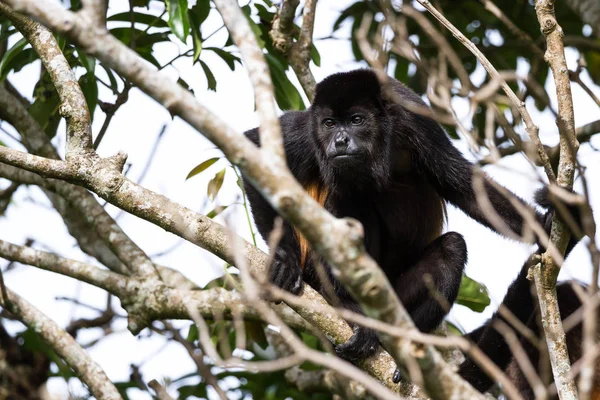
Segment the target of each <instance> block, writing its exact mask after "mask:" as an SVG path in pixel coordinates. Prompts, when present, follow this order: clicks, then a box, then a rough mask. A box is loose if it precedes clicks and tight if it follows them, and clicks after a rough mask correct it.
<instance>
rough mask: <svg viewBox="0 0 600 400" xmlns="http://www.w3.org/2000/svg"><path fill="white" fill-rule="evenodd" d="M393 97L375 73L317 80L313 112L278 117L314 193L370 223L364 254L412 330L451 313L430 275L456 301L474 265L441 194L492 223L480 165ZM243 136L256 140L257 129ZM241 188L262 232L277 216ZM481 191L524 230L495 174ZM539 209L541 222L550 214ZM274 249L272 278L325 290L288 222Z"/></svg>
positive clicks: (372, 339) (366, 339)
mask: <svg viewBox="0 0 600 400" xmlns="http://www.w3.org/2000/svg"><path fill="white" fill-rule="evenodd" d="M388 83H389V85H391V86H390V88H391V89H392V91H393V93H394V94H395V95H397V96H399V98H400V99H401V100H402V101H409V102H412V103H414V104H415V105H418V106H426V105H425V103H424V102H423V101H422V100H421V98H419V96H417V95H416V94H415V93H414V92H413V91H412V90H411V89H409V88H408V87H406V86H405V85H403V84H402V83H400V82H399V81H397V80H394V79H392V78H390V79H389V81H388ZM388 93H389V92H388V91H386V90H382V86H381V84H380V82H379V80H378V78H377V76H376V74H375V73H374V72H373V71H372V70H368V69H359V70H354V71H350V72H344V73H337V74H333V75H331V76H329V77H327V78H326V79H324V80H323V81H322V82H320V83H319V84H318V85H317V88H316V94H315V97H314V101H313V104H312V105H311V107H310V108H309V109H307V110H306V111H294V112H286V113H284V114H283V115H282V116H281V118H280V122H281V128H282V132H283V140H284V146H285V153H286V158H287V163H288V166H289V168H290V170H291V172H292V173H293V174H294V176H295V178H296V179H297V180H298V181H299V182H300V183H301V184H302V185H303V187H304V188H305V189H306V191H307V192H308V193H309V194H310V195H311V196H313V198H315V199H316V200H317V201H319V202H320V203H321V204H322V205H323V206H324V207H325V208H326V209H327V210H328V211H330V212H331V213H332V214H333V215H335V216H336V217H352V218H355V219H357V220H358V221H360V222H361V223H362V225H363V227H364V233H365V239H364V241H365V246H366V249H367V251H368V253H369V254H370V255H371V256H372V257H373V258H374V259H375V260H376V261H377V263H378V264H379V265H380V266H381V268H382V269H383V271H384V272H385V274H386V275H387V277H388V279H389V280H390V282H391V283H392V285H394V286H395V289H396V291H397V293H398V296H399V297H400V300H401V301H402V303H403V304H404V305H405V307H406V309H407V310H408V312H409V313H410V316H411V317H412V319H413V321H414V322H415V324H416V326H417V327H418V328H419V329H420V330H421V331H423V332H431V331H432V330H434V329H435V328H436V327H437V326H438V325H439V324H440V322H441V321H442V320H443V318H444V317H445V315H446V310H445V309H444V308H443V307H442V306H441V305H440V304H439V302H438V300H436V299H435V298H433V297H431V296H430V288H429V287H428V286H427V285H426V284H425V283H424V281H423V276H424V274H429V275H430V276H431V277H432V281H433V285H434V286H435V288H436V289H437V290H438V292H439V293H440V294H441V295H442V296H444V297H445V298H446V299H447V301H448V302H449V303H450V304H452V303H453V302H454V301H455V299H456V296H457V294H458V289H459V286H460V282H461V278H462V274H463V270H464V267H465V263H466V261H467V248H466V244H465V241H464V239H463V237H462V235H460V234H459V233H456V232H448V233H445V234H443V235H441V233H442V229H443V224H444V221H445V219H446V209H445V202H446V201H448V202H450V203H452V204H454V205H456V206H458V207H459V208H460V209H462V210H463V211H464V212H465V213H467V214H468V215H469V216H471V217H472V218H474V219H475V220H476V221H478V222H480V223H481V224H483V225H485V226H487V227H489V228H492V229H493V226H492V225H491V223H490V222H489V221H488V219H487V218H486V216H485V215H484V211H483V210H482V209H481V208H480V207H479V205H478V203H477V201H476V196H475V193H474V191H473V187H472V171H473V166H472V164H471V163H470V162H469V161H468V160H466V159H465V158H464V157H463V156H462V154H461V153H460V152H459V151H458V149H456V148H455V147H454V146H453V145H452V143H451V141H450V140H449V138H448V137H447V135H446V133H445V131H444V130H443V129H442V127H441V126H440V125H439V124H438V123H437V122H436V121H435V120H433V119H432V118H429V117H426V116H423V115H420V114H417V113H415V112H412V111H409V110H408V109H407V108H405V107H403V106H402V105H400V104H398V103H397V102H396V101H394V99H393V96H389V94H388ZM245 134H246V135H247V136H248V137H249V138H250V139H251V140H252V141H253V142H254V143H255V144H257V145H260V143H259V135H258V130H257V129H256V128H255V129H252V130H249V131H247V132H246V133H245ZM486 179H489V178H486ZM244 184H245V189H246V191H247V195H248V198H249V201H250V205H251V209H252V214H253V216H254V220H255V222H256V225H257V228H258V230H259V232H260V233H261V235H262V237H263V238H265V240H266V238H267V236H268V235H269V233H270V232H271V230H272V228H273V222H274V219H275V217H276V215H277V212H276V211H275V210H274V209H273V208H272V207H271V205H270V204H269V203H268V202H267V201H266V200H265V199H264V198H263V197H262V195H261V194H260V193H259V192H258V191H257V190H256V189H255V188H254V187H253V186H252V184H250V182H249V181H248V180H246V179H244ZM485 189H486V191H487V194H488V196H489V199H490V201H491V203H492V205H493V208H494V209H495V211H496V213H497V214H498V215H499V216H500V217H501V218H502V219H503V220H504V222H505V223H506V224H507V225H508V227H510V228H511V229H512V230H513V231H514V232H515V233H517V234H521V233H522V229H523V218H522V217H521V215H520V214H519V212H517V210H516V209H515V208H514V207H513V206H512V205H511V203H510V202H509V201H508V200H507V199H506V198H505V197H504V196H503V195H502V194H500V193H499V192H498V191H497V190H495V189H494V187H493V186H492V185H491V184H490V183H489V182H486V183H485ZM519 200H520V199H519ZM520 201H522V200H520ZM523 204H524V205H525V203H524V202H523ZM536 213H537V218H538V220H539V221H543V220H544V215H542V214H541V213H539V212H537V211H536ZM271 251H274V252H275V256H274V262H273V265H272V266H271V270H270V280H271V282H273V283H274V284H275V285H277V286H279V287H281V288H283V289H285V290H288V291H290V292H292V293H298V291H299V290H300V289H301V287H302V283H303V281H304V282H306V283H308V284H310V285H311V286H313V287H314V288H315V289H317V290H318V291H319V292H321V294H323V295H324V296H327V291H326V290H324V287H323V285H322V283H321V281H320V279H319V278H318V275H317V273H316V270H315V265H316V263H317V262H319V263H321V264H322V265H324V266H325V267H326V262H325V261H324V260H323V259H322V258H321V257H319V256H318V254H316V253H315V252H313V251H311V250H310V248H309V246H308V243H307V241H306V240H305V239H304V238H303V237H302V235H301V234H300V233H299V232H298V231H296V230H295V229H294V228H293V227H292V226H291V225H290V224H289V223H287V222H286V223H285V224H284V234H283V237H282V239H281V241H280V243H279V246H278V247H277V248H276V249H271ZM325 270H326V272H327V274H328V277H329V279H330V280H331V285H332V286H333V288H334V290H335V294H336V296H337V298H338V299H339V300H340V302H341V305H342V306H344V307H346V308H349V309H351V310H354V311H360V307H359V305H358V304H357V303H356V301H355V300H354V299H353V298H352V297H351V296H350V295H349V293H348V292H347V291H346V290H345V289H344V287H343V286H342V285H341V284H340V283H339V282H338V281H337V280H336V279H335V278H334V277H333V276H332V274H331V272H330V270H329V268H325ZM330 300H331V299H330ZM377 344H378V341H377V337H376V335H375V333H374V332H373V331H372V330H370V329H367V328H364V327H360V326H356V327H355V328H354V335H353V336H352V338H351V339H350V340H349V341H348V342H347V343H344V344H341V345H339V346H337V347H336V351H337V353H338V355H339V356H341V357H342V358H345V359H347V360H351V361H356V360H359V359H362V358H365V357H367V356H369V355H371V354H373V352H374V350H375V349H376V346H377Z"/></svg>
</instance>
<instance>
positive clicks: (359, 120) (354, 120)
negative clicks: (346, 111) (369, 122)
mask: <svg viewBox="0 0 600 400" xmlns="http://www.w3.org/2000/svg"><path fill="white" fill-rule="evenodd" d="M364 121H365V118H364V117H362V116H360V115H353V116H352V118H351V119H350V122H352V125H360V124H362V123H363V122H364Z"/></svg>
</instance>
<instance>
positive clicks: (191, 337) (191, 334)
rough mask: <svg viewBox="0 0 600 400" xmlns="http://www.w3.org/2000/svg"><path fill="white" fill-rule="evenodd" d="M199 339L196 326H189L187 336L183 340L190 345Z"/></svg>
mask: <svg viewBox="0 0 600 400" xmlns="http://www.w3.org/2000/svg"><path fill="white" fill-rule="evenodd" d="M199 337H200V335H199V333H198V327H197V326H196V324H191V325H190V329H189V331H188V335H187V337H186V338H185V340H187V341H188V342H190V343H192V342H194V341H196V340H198V338H199Z"/></svg>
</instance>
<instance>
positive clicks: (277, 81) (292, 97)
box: [265, 53, 305, 110]
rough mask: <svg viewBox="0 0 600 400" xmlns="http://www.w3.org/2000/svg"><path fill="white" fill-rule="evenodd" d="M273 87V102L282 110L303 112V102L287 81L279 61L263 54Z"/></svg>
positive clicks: (292, 85)
mask: <svg viewBox="0 0 600 400" xmlns="http://www.w3.org/2000/svg"><path fill="white" fill-rule="evenodd" d="M265 58H266V60H267V65H268V66H269V70H270V71H271V79H273V86H274V87H275V100H276V101H277V105H278V106H279V108H281V109H282V110H304V108H305V106H304V101H303V100H302V97H301V96H300V93H299V92H298V89H296V87H295V86H294V84H293V83H292V82H291V81H290V80H289V79H288V77H287V75H286V74H285V70H284V69H283V67H282V66H281V64H280V63H279V61H278V60H277V59H276V58H275V57H273V56H272V55H271V54H268V53H267V54H265Z"/></svg>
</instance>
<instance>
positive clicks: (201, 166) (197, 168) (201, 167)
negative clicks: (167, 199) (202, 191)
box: [185, 157, 220, 181]
mask: <svg viewBox="0 0 600 400" xmlns="http://www.w3.org/2000/svg"><path fill="white" fill-rule="evenodd" d="M219 159H220V157H213V158H209V159H208V160H206V161H203V162H201V163H200V164H198V165H197V166H195V167H194V168H193V169H192V170H191V171H190V172H189V174H188V175H187V176H186V177H185V180H186V181H187V180H188V179H190V178H191V177H192V176H195V175H198V174H199V173H201V172H202V171H204V170H206V169H207V168H208V167H210V166H211V165H213V164H214V163H216V162H217V161H219Z"/></svg>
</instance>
